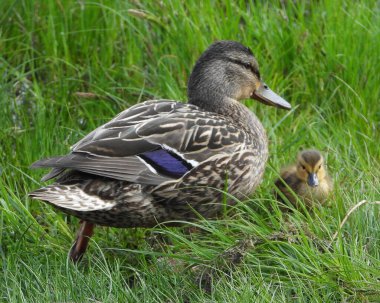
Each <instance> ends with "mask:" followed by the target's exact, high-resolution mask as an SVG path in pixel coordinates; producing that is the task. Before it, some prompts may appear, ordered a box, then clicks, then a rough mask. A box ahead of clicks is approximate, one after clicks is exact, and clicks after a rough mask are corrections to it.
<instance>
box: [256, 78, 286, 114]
mask: <svg viewBox="0 0 380 303" xmlns="http://www.w3.org/2000/svg"><path fill="white" fill-rule="evenodd" d="M251 98H253V99H256V100H257V101H259V102H261V103H264V104H266V105H271V106H275V107H279V108H283V109H291V108H292V106H291V105H290V104H289V103H288V102H287V101H286V100H285V99H283V98H281V97H280V96H279V95H277V94H276V93H275V92H273V91H272V90H271V89H270V88H269V87H268V86H267V85H266V84H265V83H263V82H261V83H260V86H259V87H258V88H257V89H256V90H255V91H254V92H253V93H252V95H251Z"/></svg>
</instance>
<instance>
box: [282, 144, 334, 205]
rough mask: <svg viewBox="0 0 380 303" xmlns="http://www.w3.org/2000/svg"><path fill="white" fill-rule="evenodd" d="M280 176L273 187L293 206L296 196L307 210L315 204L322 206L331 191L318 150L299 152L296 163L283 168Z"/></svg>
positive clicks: (329, 181)
mask: <svg viewBox="0 0 380 303" xmlns="http://www.w3.org/2000/svg"><path fill="white" fill-rule="evenodd" d="M280 176H281V178H280V179H277V180H276V182H275V185H276V187H277V188H278V189H279V190H280V191H281V192H282V193H283V194H284V195H285V197H286V198H287V199H288V200H289V201H290V202H292V204H293V205H295V206H297V196H298V197H299V198H300V199H301V200H303V201H304V203H305V205H306V206H307V207H309V208H311V207H312V206H314V205H315V203H320V204H323V203H325V201H326V199H327V197H328V196H329V194H330V193H331V191H332V185H333V183H332V180H331V178H330V176H329V175H328V173H327V169H326V167H325V163H324V158H323V156H322V155H321V153H320V152H319V151H318V150H312V149H311V150H304V151H302V152H300V153H299V154H298V156H297V163H295V164H293V165H291V166H289V167H286V168H283V169H282V170H281V173H280ZM279 198H280V197H279ZM280 199H281V198H280Z"/></svg>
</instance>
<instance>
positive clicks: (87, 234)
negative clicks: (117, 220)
mask: <svg viewBox="0 0 380 303" xmlns="http://www.w3.org/2000/svg"><path fill="white" fill-rule="evenodd" d="M94 227H95V224H94V223H90V222H88V221H81V222H80V227H79V231H78V235H77V238H76V240H75V242H74V244H73V246H72V247H71V249H70V252H69V257H70V260H71V261H72V262H73V263H78V262H79V261H80V260H81V259H82V257H83V255H84V253H85V252H86V250H87V246H88V242H89V241H90V238H91V236H92V235H93V234H94Z"/></svg>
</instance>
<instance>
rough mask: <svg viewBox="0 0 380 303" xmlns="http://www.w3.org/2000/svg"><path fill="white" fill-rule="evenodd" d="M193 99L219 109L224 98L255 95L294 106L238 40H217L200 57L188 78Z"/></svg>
mask: <svg viewBox="0 0 380 303" xmlns="http://www.w3.org/2000/svg"><path fill="white" fill-rule="evenodd" d="M188 98H189V103H191V104H195V105H197V106H199V107H201V108H204V109H206V110H211V111H216V112H218V109H220V108H221V106H222V104H221V103H222V102H224V101H226V100H228V101H227V102H233V100H235V101H240V100H243V99H248V98H253V99H256V100H258V101H260V102H262V103H264V104H267V105H272V106H276V107H279V108H283V109H290V108H291V106H290V104H289V103H288V102H287V101H285V100H284V99H283V98H281V97H280V96H278V95H277V94H276V93H274V92H273V91H272V90H271V89H270V88H269V87H268V86H267V85H266V84H265V83H264V82H263V80H262V78H261V75H260V72H259V65H258V63H257V61H256V59H255V57H254V56H253V53H252V51H251V50H250V49H249V48H248V47H245V46H244V45H242V44H240V43H238V42H235V41H218V42H215V43H213V44H212V45H211V46H210V47H209V48H208V49H207V50H206V51H205V52H204V53H203V54H202V55H201V56H200V58H199V59H198V61H197V62H196V64H195V66H194V69H193V71H192V73H191V75H190V78H189V82H188Z"/></svg>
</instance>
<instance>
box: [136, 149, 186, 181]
mask: <svg viewBox="0 0 380 303" xmlns="http://www.w3.org/2000/svg"><path fill="white" fill-rule="evenodd" d="M139 157H141V158H142V159H143V160H144V161H146V162H147V163H148V164H150V165H151V166H152V167H153V168H154V169H155V170H156V171H157V172H158V173H159V174H161V175H166V176H169V177H172V178H181V177H182V176H183V175H184V174H185V173H187V172H188V171H189V170H190V169H192V168H193V166H192V165H191V164H190V163H188V162H186V161H185V160H184V159H182V158H181V157H180V156H178V155H176V154H175V153H172V152H170V151H167V150H165V149H162V148H160V149H156V150H153V151H149V152H145V153H142V154H139Z"/></svg>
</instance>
